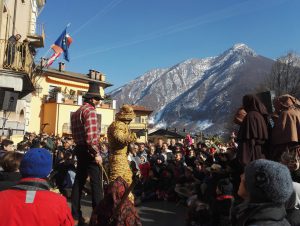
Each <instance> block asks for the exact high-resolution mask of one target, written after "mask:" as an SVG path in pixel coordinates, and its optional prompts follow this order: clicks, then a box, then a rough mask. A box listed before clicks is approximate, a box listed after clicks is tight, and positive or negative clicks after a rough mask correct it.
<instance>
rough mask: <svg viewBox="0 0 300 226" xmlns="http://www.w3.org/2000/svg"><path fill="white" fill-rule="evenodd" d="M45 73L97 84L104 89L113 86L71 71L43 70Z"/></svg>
mask: <svg viewBox="0 0 300 226" xmlns="http://www.w3.org/2000/svg"><path fill="white" fill-rule="evenodd" d="M43 73H47V74H51V76H53V77H57V78H66V79H71V80H73V81H77V82H83V83H89V82H96V83H98V84H100V85H101V86H102V87H104V88H107V87H110V86H112V84H111V83H108V82H103V81H100V80H95V79H91V78H89V77H88V76H87V75H86V74H81V73H75V72H71V71H59V70H58V69H54V68H43Z"/></svg>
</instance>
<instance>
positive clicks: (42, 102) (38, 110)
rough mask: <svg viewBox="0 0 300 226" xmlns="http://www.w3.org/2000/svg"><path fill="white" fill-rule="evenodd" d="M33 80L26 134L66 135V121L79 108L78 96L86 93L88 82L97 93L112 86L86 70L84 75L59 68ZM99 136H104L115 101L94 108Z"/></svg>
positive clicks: (105, 101) (46, 70)
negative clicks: (92, 82)
mask: <svg viewBox="0 0 300 226" xmlns="http://www.w3.org/2000/svg"><path fill="white" fill-rule="evenodd" d="M40 73H41V74H40V77H39V78H38V79H37V83H36V92H35V94H34V95H33V96H32V99H31V103H30V109H31V111H30V117H29V123H28V131H30V132H37V133H39V132H47V133H48V134H55V135H60V136H61V135H63V134H70V133H71V131H70V118H71V114H72V112H75V111H76V110H77V109H78V108H79V107H80V106H81V105H82V96H83V95H84V93H85V92H87V90H88V87H89V85H88V83H89V82H90V81H95V82H97V83H98V84H99V85H100V93H101V95H102V96H104V89H105V88H107V87H109V86H112V85H111V84H110V83H107V82H106V81H105V75H103V74H102V73H100V72H97V71H94V70H90V72H89V74H88V75H84V74H79V73H74V72H69V71H65V70H64V64H63V63H60V65H59V69H53V68H52V69H43V70H42V71H41V72H40ZM96 110H97V113H98V120H99V127H100V128H99V129H100V132H101V134H103V135H105V134H106V130H107V127H108V126H109V125H110V124H111V123H112V122H113V120H114V114H115V102H114V101H108V100H104V101H103V102H102V103H101V104H100V106H97V108H96Z"/></svg>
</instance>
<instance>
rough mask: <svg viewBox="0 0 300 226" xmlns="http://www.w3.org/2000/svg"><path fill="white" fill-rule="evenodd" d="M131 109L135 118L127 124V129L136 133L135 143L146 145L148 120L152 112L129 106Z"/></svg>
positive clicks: (141, 107)
mask: <svg viewBox="0 0 300 226" xmlns="http://www.w3.org/2000/svg"><path fill="white" fill-rule="evenodd" d="M131 107H132V108H133V111H134V113H135V114H136V117H135V119H133V120H132V122H131V123H130V124H129V128H130V129H131V131H133V132H135V133H136V135H137V138H138V139H137V142H141V143H146V142H147V140H148V119H149V115H150V114H151V113H152V112H153V111H152V110H149V109H147V108H145V107H143V106H137V105H131Z"/></svg>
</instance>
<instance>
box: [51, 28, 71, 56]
mask: <svg viewBox="0 0 300 226" xmlns="http://www.w3.org/2000/svg"><path fill="white" fill-rule="evenodd" d="M72 41H73V40H72V38H71V36H70V35H69V34H67V28H65V29H64V31H63V32H62V33H61V35H60V36H59V37H58V39H57V40H56V41H55V42H54V44H53V45H52V46H51V48H52V49H53V51H54V52H55V53H64V59H65V60H66V61H69V46H70V44H71V43H72Z"/></svg>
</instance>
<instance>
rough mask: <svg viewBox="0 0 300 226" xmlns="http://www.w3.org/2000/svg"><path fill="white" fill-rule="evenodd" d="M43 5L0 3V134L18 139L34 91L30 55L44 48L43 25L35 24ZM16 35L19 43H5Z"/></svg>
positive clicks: (28, 0) (30, 0)
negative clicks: (18, 37) (18, 36)
mask: <svg viewBox="0 0 300 226" xmlns="http://www.w3.org/2000/svg"><path fill="white" fill-rule="evenodd" d="M45 3H46V1H45V0H21V1H17V0H0V127H1V134H5V135H12V134H14V135H16V134H19V136H20V137H22V135H23V134H24V132H25V131H26V129H27V126H28V122H29V111H30V109H29V104H30V99H31V93H32V92H33V91H34V84H33V82H32V78H33V77H34V75H33V71H34V56H35V54H34V52H35V49H36V48H41V47H44V38H45V35H44V28H43V25H41V24H37V23H36V20H37V17H38V15H39V14H40V13H41V11H42V9H43V8H44V6H45ZM16 34H20V35H21V38H20V39H19V40H17V41H16V42H11V41H8V40H11V39H10V38H13V37H14V36H13V35H16ZM24 40H25V41H24ZM7 102H9V104H7Z"/></svg>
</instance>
